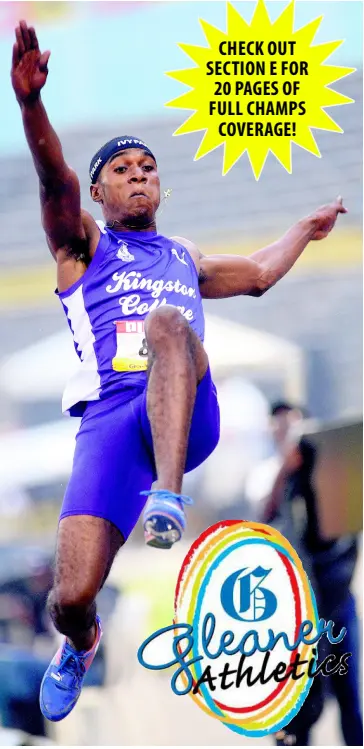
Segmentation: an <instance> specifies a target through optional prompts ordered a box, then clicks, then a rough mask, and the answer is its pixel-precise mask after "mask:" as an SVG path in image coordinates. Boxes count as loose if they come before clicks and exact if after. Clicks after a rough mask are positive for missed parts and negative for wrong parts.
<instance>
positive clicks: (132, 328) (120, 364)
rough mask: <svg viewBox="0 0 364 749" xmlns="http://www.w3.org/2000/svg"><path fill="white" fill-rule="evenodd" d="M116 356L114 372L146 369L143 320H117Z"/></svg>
mask: <svg viewBox="0 0 364 749" xmlns="http://www.w3.org/2000/svg"><path fill="white" fill-rule="evenodd" d="M115 324H116V354H115V356H114V358H113V360H112V368H113V369H114V370H115V371H116V372H141V371H143V370H145V369H147V367H148V349H147V341H146V338H145V334H144V321H143V320H118V321H117V322H116V323H115Z"/></svg>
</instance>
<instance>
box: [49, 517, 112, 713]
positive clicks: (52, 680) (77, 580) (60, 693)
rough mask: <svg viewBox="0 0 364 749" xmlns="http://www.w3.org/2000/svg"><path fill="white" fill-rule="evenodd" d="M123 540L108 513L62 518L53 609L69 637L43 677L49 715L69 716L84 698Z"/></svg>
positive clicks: (58, 625) (55, 619) (51, 596)
mask: <svg viewBox="0 0 364 749" xmlns="http://www.w3.org/2000/svg"><path fill="white" fill-rule="evenodd" d="M122 543H123V538H122V535H121V533H120V531H118V529H117V528H116V527H115V526H114V525H113V524H112V523H110V522H109V521H107V520H104V519H102V518H97V517H93V516H88V515H71V516H69V517H65V518H63V519H62V520H61V522H60V525H59V532H58V539H57V551H56V563H55V575H54V585H53V588H52V590H51V592H50V594H49V599H48V609H49V613H50V616H51V618H52V620H53V623H54V625H55V627H56V629H58V631H59V632H61V633H62V634H64V635H66V638H67V639H66V640H65V641H64V642H63V644H62V645H61V647H60V648H59V650H58V652H57V653H56V655H55V657H54V659H53V661H52V663H51V664H50V666H49V668H48V669H47V671H46V673H45V676H44V679H43V682H42V687H41V695H40V704H41V709H42V712H43V714H44V715H45V717H47V718H48V719H49V720H61V719H62V718H64V717H65V716H66V715H68V713H69V712H70V711H71V710H72V708H73V707H74V705H75V704H76V702H77V700H78V697H79V695H80V692H81V687H82V682H83V677H84V675H85V673H86V671H87V669H88V668H89V666H90V665H91V663H92V661H93V658H94V656H95V654H96V651H97V647H98V645H99V641H100V639H101V634H102V632H101V626H100V621H99V619H98V617H97V616H96V604H95V598H96V596H97V593H98V592H99V590H100V589H101V587H102V586H103V584H104V582H105V580H106V578H107V576H108V574H109V572H110V568H111V565H112V562H113V560H114V557H115V554H116V552H117V551H118V549H119V548H120V546H121V545H122Z"/></svg>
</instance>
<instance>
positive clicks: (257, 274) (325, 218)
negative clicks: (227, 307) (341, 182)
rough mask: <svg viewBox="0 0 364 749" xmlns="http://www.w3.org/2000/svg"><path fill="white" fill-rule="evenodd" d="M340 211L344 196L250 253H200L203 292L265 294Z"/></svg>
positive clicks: (211, 295) (323, 233)
mask: <svg viewBox="0 0 364 749" xmlns="http://www.w3.org/2000/svg"><path fill="white" fill-rule="evenodd" d="M339 213H347V211H346V208H344V206H343V203H342V198H340V197H339V198H337V199H336V200H334V201H333V202H332V203H329V204H328V205H325V206H322V207H321V208H318V209H317V210H316V211H315V212H314V213H313V214H311V216H307V217H306V218H303V219H301V221H298V223H297V224H295V225H294V226H293V227H292V228H291V229H289V231H288V232H287V233H286V234H285V235H284V236H283V237H282V238H281V239H278V240H277V241H276V242H273V244H271V245H269V246H268V247H264V248H263V249H261V250H258V251H257V252H254V253H253V254H252V255H250V257H241V256H240V255H210V256H200V291H201V295H202V296H203V297H205V298H209V299H219V298H224V297H231V296H239V295H240V294H248V295H250V296H261V295H262V294H264V292H265V291H268V289H270V288H271V287H272V286H274V284H276V283H277V281H279V280H280V279H281V278H283V276H285V275H286V273H288V271H289V270H290V269H291V268H292V266H293V265H294V264H295V262H296V260H298V258H299V256H300V255H301V254H302V252H303V250H304V249H305V247H306V246H307V245H308V243H309V242H310V241H311V240H313V239H314V240H316V239H324V237H327V235H328V234H329V233H330V231H331V230H332V229H333V227H334V226H335V222H336V219H337V216H338V214H339ZM187 249H189V248H188V247H187ZM191 254H192V253H191Z"/></svg>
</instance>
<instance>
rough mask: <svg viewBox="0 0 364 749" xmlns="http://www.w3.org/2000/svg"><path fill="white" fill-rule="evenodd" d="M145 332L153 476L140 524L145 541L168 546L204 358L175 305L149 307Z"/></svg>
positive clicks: (176, 534) (175, 533)
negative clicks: (154, 465) (155, 479)
mask: <svg viewBox="0 0 364 749" xmlns="http://www.w3.org/2000/svg"><path fill="white" fill-rule="evenodd" d="M145 333H146V339H147V344H148V357H149V368H148V369H149V376H148V388H147V413H148V418H149V422H150V426H151V432H152V438H153V451H154V459H155V464H156V472H157V481H156V484H155V485H154V488H153V495H152V497H151V499H150V500H149V502H148V503H147V506H146V508H145V513H144V527H145V530H146V540H147V543H149V544H150V545H152V546H157V547H159V548H170V546H171V545H172V543H174V542H175V541H177V540H178V539H179V538H180V537H181V534H182V531H183V530H184V513H183V508H182V505H181V499H183V498H181V495H180V492H181V489H182V481H183V474H184V471H185V466H186V456H187V447H188V439H189V432H190V426H191V419H192V414H193V409H194V405H195V399H196V388H197V385H198V383H199V382H200V381H201V380H202V378H203V376H204V374H205V373H206V371H207V368H208V358H207V354H206V352H205V350H204V348H203V345H202V343H201V341H200V339H199V338H198V336H197V335H196V334H195V333H194V331H193V330H192V329H191V327H190V325H189V323H188V322H187V320H186V319H185V318H184V317H183V315H181V313H180V312H179V311H178V310H177V309H176V307H172V306H169V305H165V306H164V307H160V308H159V309H156V310H154V311H153V312H151V313H150V315H148V317H147V318H146V321H145ZM162 492H163V493H164V494H163V496H162ZM163 506H164V508H165V511H164V510H163Z"/></svg>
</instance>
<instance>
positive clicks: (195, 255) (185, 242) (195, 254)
mask: <svg viewBox="0 0 364 749" xmlns="http://www.w3.org/2000/svg"><path fill="white" fill-rule="evenodd" d="M171 240H172V242H178V244H180V245H181V246H182V247H184V248H185V250H187V252H188V253H189V255H190V256H191V258H192V260H193V262H194V264H195V266H196V270H197V273H198V274H199V273H200V261H201V258H202V257H203V255H202V253H201V252H200V250H199V249H198V247H197V245H196V244H195V243H194V242H191V240H190V239H186V238H185V237H171Z"/></svg>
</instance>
